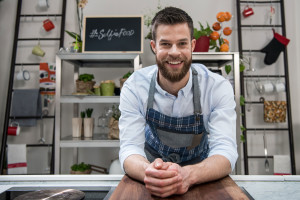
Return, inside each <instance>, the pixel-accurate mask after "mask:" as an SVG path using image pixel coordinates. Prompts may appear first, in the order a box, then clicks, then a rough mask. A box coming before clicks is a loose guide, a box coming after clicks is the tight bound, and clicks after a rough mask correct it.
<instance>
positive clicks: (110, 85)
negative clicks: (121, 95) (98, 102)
mask: <svg viewBox="0 0 300 200" xmlns="http://www.w3.org/2000/svg"><path fill="white" fill-rule="evenodd" d="M100 90H101V95H102V96H113V95H114V91H115V82H114V81H113V80H106V81H101V84H100Z"/></svg>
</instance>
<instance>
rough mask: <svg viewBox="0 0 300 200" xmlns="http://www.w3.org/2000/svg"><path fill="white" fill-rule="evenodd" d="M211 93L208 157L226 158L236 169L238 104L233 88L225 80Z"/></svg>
mask: <svg viewBox="0 0 300 200" xmlns="http://www.w3.org/2000/svg"><path fill="white" fill-rule="evenodd" d="M212 91H213V92H212V93H211V95H212V96H211V98H210V99H211V104H210V106H211V113H210V115H209V116H208V131H209V133H210V134H209V148H210V152H209V155H208V156H212V155H222V156H224V157H226V158H227V159H228V160H229V161H230V164H231V169H232V170H233V169H234V166H235V163H236V160H237V158H238V153H237V144H236V111H235V106H236V103H235V101H234V94H233V89H232V86H231V85H230V83H229V81H227V80H224V81H222V82H219V83H218V84H216V85H214V86H213V90H212Z"/></svg>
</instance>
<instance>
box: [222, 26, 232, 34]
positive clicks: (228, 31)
mask: <svg viewBox="0 0 300 200" xmlns="http://www.w3.org/2000/svg"><path fill="white" fill-rule="evenodd" d="M231 32H232V30H231V28H229V27H225V28H224V29H223V33H224V35H230V34H231Z"/></svg>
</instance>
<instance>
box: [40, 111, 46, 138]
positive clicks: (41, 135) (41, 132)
mask: <svg viewBox="0 0 300 200" xmlns="http://www.w3.org/2000/svg"><path fill="white" fill-rule="evenodd" d="M45 142H46V140H45V135H44V121H43V116H42V117H41V125H40V139H39V143H41V144H45Z"/></svg>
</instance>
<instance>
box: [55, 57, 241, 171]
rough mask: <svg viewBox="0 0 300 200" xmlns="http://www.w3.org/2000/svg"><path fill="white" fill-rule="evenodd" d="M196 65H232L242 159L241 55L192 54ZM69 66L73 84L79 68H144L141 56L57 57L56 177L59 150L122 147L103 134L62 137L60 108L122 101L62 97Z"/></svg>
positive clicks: (218, 66) (211, 66) (216, 66)
mask: <svg viewBox="0 0 300 200" xmlns="http://www.w3.org/2000/svg"><path fill="white" fill-rule="evenodd" d="M192 59H193V62H198V63H203V64H205V65H206V66H208V67H209V68H222V67H224V66H225V65H226V64H228V63H232V65H233V67H232V70H233V72H232V73H233V76H234V92H235V100H236V102H237V107H236V112H237V116H238V117H237V125H236V131H237V134H236V139H237V144H238V152H239V154H240V155H241V149H240V117H239V116H240V106H239V102H240V81H239V80H240V76H239V75H240V72H239V53H237V52H228V53H211V52H208V53H193V57H192ZM64 61H65V62H69V63H71V64H72V65H73V66H74V84H75V80H76V79H77V78H78V72H79V68H80V67H97V68H101V67H121V66H124V64H128V66H131V67H133V68H134V70H138V69H140V68H141V67H142V65H141V64H140V56H139V55H138V54H85V53H78V54H75V53H73V54H69V53H68V54H57V56H56V102H55V104H56V106H55V109H56V117H55V124H56V125H55V154H54V156H55V164H54V173H55V174H59V173H60V150H61V148H74V149H78V148H83V147H119V141H118V140H108V139H103V136H102V135H101V134H94V136H93V139H77V138H73V137H72V136H71V135H70V136H67V137H63V138H62V137H61V126H62V124H61V105H62V104H73V105H74V113H78V104H81V103H82V104H84V103H119V102H120V99H119V97H117V96H112V97H102V96H74V95H61V76H62V67H63V62H64ZM76 157H77V151H74V153H73V158H76ZM236 174H241V161H240V159H239V160H238V161H237V165H236Z"/></svg>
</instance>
